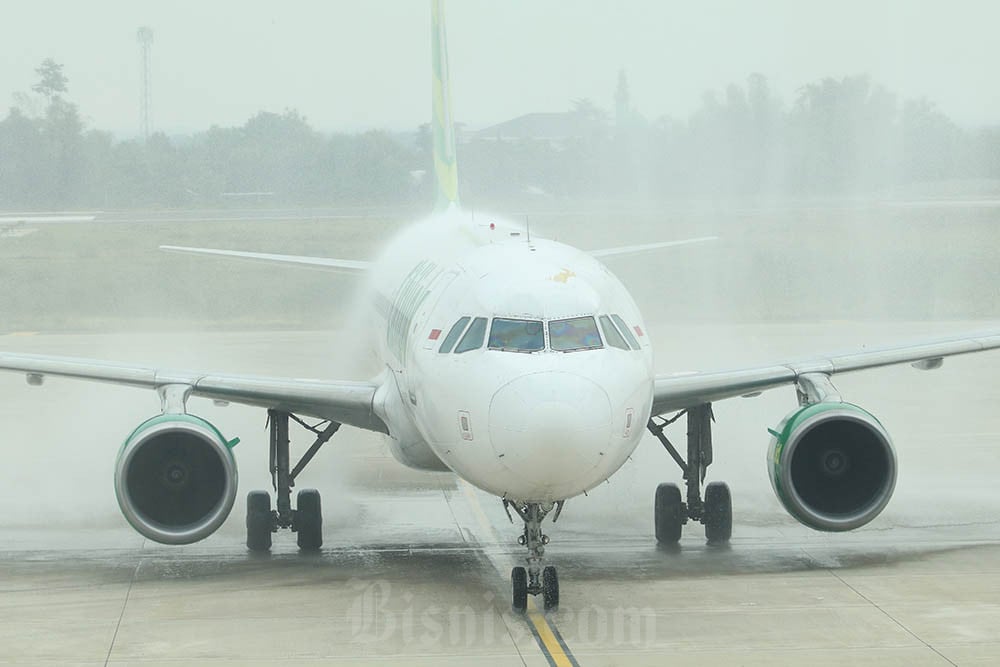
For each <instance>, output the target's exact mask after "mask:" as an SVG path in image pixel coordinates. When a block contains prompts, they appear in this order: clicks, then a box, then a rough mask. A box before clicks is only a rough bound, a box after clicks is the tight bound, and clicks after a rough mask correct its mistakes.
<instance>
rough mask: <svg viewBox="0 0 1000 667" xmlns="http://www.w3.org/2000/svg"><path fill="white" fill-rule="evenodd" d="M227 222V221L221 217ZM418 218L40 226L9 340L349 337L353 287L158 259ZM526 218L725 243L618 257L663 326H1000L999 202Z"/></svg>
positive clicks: (542, 230)
mask: <svg viewBox="0 0 1000 667" xmlns="http://www.w3.org/2000/svg"><path fill="white" fill-rule="evenodd" d="M223 215H224V216H225V217H226V218H228V219H215V220H213V219H211V218H212V217H213V216H214V217H217V218H222V217H223ZM410 217H411V216H410V215H408V214H407V212H405V211H392V212H388V213H383V214H379V213H377V212H376V213H370V212H368V213H365V214H363V215H361V214H359V215H357V216H353V215H343V214H341V213H338V212H325V211H298V212H292V213H291V214H289V212H280V213H277V212H276V213H274V214H273V215H270V214H269V213H268V212H265V211H254V212H252V213H251V214H248V215H245V216H242V219H238V218H241V216H240V215H239V214H236V213H232V212H226V213H224V214H221V213H215V214H206V213H205V212H169V213H162V212H161V213H157V214H149V213H148V212H116V213H113V214H104V215H99V216H98V219H97V220H96V221H95V222H92V223H75V224H37V225H32V224H31V223H26V224H24V225H20V226H18V228H17V230H18V233H16V234H6V235H3V234H0V285H2V289H0V332H14V331H132V330H150V331H156V330H241V329H261V330H262V329H295V330H307V329H317V328H329V327H336V326H341V325H343V324H344V323H343V321H342V320H343V317H344V312H345V311H346V309H347V308H348V307H349V304H350V303H351V301H352V299H353V296H352V294H353V292H354V291H355V289H354V288H355V287H356V286H357V285H358V280H357V279H355V278H352V277H350V276H342V275H334V274H326V273H321V272H316V271H309V270H300V269H295V268H284V267H269V266H262V265H258V264H249V263H243V262H236V261H231V260H225V259H213V258H205V257H187V256H180V255H174V254H167V253H163V252H161V251H159V250H158V246H159V245H161V244H173V245H192V246H201V247H214V248H230V249H241V250H252V251H263V252H275V253H293V254H304V255H317V256H332V257H344V258H354V259H366V258H370V257H372V256H373V255H374V254H375V253H376V252H377V250H378V247H379V246H380V244H381V243H383V242H384V241H385V240H386V239H388V238H390V237H391V235H392V234H393V232H394V231H395V230H397V229H399V228H400V227H401V226H402V225H404V224H406V222H407V221H408V219H409V218H410ZM512 217H516V219H523V218H524V215H523V214H514V215H512ZM477 219H482V220H484V221H485V220H488V219H489V215H488V214H486V213H477ZM529 220H530V223H531V227H532V233H534V234H538V235H545V236H548V237H550V238H556V239H558V240H560V241H564V242H568V243H572V244H574V245H578V246H579V247H582V248H595V247H606V246H616V245H629V244H633V243H641V242H643V241H653V240H665V239H675V238H686V237H690V236H701V235H705V234H715V235H718V236H719V237H720V240H719V241H717V242H715V243H712V244H710V245H703V246H696V247H695V246H693V247H688V248H677V249H668V250H663V251H657V252H655V253H649V254H645V255H640V256H635V257H629V258H620V259H614V258H612V259H609V260H608V261H607V263H608V265H609V267H610V268H611V269H612V270H613V271H615V272H616V273H617V274H618V275H619V277H621V278H622V280H623V281H624V282H625V283H626V285H628V286H629V288H630V289H631V290H632V291H633V294H634V295H635V297H636V299H637V301H638V302H639V305H640V307H641V308H642V309H643V312H644V313H645V314H646V317H647V319H650V320H655V321H683V322H701V321H721V322H726V321H729V322H764V321H822V320H844V319H846V320H879V319H907V320H941V319H976V318H997V317H1000V207H998V206H996V205H995V203H993V204H990V203H989V202H987V203H980V204H967V205H943V204H940V203H938V204H928V205H924V204H920V205H916V204H915V205H885V204H871V205H856V204H850V205H847V204H840V205H832V206H831V205H823V206H810V205H796V206H784V207H773V208H768V209H761V208H722V207H714V206H711V205H702V206H699V207H693V206H688V207H678V208H670V209H667V208H664V209H645V210H632V211H626V212H621V211H616V210H614V209H613V208H612V207H604V208H603V210H597V209H589V208H588V209H587V210H570V209H566V210H558V209H557V210H550V211H548V212H545V213H533V214H531V216H530V217H529ZM0 231H2V230H0Z"/></svg>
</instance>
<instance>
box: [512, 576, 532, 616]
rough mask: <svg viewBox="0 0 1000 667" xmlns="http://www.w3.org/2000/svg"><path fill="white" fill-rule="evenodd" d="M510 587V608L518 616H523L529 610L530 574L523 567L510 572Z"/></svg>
mask: <svg viewBox="0 0 1000 667" xmlns="http://www.w3.org/2000/svg"><path fill="white" fill-rule="evenodd" d="M510 587H511V600H510V608H511V609H513V610H514V613H516V614H523V613H524V612H525V611H527V610H528V572H527V571H526V570H525V569H524V568H523V567H521V566H518V567H515V568H514V569H513V570H511V571H510Z"/></svg>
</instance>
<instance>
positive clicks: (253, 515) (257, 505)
mask: <svg viewBox="0 0 1000 667" xmlns="http://www.w3.org/2000/svg"><path fill="white" fill-rule="evenodd" d="M273 522H274V520H273V517H272V515H271V494H269V493H268V492H267V491H251V492H250V493H248V494H247V549H249V550H250V551H268V550H270V548H271V530H272V524H273Z"/></svg>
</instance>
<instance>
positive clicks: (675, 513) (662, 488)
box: [653, 484, 684, 544]
mask: <svg viewBox="0 0 1000 667" xmlns="http://www.w3.org/2000/svg"><path fill="white" fill-rule="evenodd" d="M683 510H684V505H683V504H682V503H681V490H680V489H679V488H677V485H676V484H660V485H659V486H657V487H656V501H655V503H654V505H653V519H654V522H655V525H656V541H657V542H659V543H660V544H677V542H679V541H680V539H681V526H683V525H684V512H683Z"/></svg>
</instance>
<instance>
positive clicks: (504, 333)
mask: <svg viewBox="0 0 1000 667" xmlns="http://www.w3.org/2000/svg"><path fill="white" fill-rule="evenodd" d="M489 348H490V349H491V350H503V351H505V352H537V351H539V350H543V349H545V334H544V332H543V330H542V323H541V322H539V321H538V320H509V319H504V318H501V317H495V318H493V326H492V328H490V342H489Z"/></svg>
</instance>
